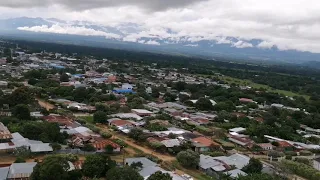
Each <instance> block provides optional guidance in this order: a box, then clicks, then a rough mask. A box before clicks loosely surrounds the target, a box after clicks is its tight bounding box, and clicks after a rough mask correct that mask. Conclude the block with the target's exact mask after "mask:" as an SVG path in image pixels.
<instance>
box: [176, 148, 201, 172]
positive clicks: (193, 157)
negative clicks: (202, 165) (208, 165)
mask: <svg viewBox="0 0 320 180" xmlns="http://www.w3.org/2000/svg"><path fill="white" fill-rule="evenodd" d="M177 160H178V162H179V163H180V164H181V165H182V166H184V167H188V168H195V167H197V165H198V164H199V162H200V155H199V154H198V153H196V152H194V151H192V150H186V151H181V152H179V153H178V154H177Z"/></svg>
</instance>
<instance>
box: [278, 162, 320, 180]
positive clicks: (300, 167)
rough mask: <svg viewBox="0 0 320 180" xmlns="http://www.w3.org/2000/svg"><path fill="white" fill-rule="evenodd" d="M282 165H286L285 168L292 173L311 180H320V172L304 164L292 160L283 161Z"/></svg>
mask: <svg viewBox="0 0 320 180" xmlns="http://www.w3.org/2000/svg"><path fill="white" fill-rule="evenodd" d="M281 163H282V164H283V165H284V167H285V168H286V169H288V170H290V171H291V172H293V173H295V174H297V175H299V176H301V177H304V178H307V179H310V180H318V179H320V172H319V171H318V170H316V169H314V168H313V167H311V166H309V165H306V164H303V163H298V162H294V161H290V160H282V161H281Z"/></svg>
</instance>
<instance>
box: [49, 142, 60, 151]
mask: <svg viewBox="0 0 320 180" xmlns="http://www.w3.org/2000/svg"><path fill="white" fill-rule="evenodd" d="M50 146H51V147H52V149H53V150H54V151H58V150H60V149H61V145H60V144H59V143H51V144H50Z"/></svg>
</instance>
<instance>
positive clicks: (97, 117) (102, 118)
mask: <svg viewBox="0 0 320 180" xmlns="http://www.w3.org/2000/svg"><path fill="white" fill-rule="evenodd" d="M106 120H107V114H106V113H105V112H103V111H97V112H95V113H94V114H93V121H94V122H95V123H104V122H106Z"/></svg>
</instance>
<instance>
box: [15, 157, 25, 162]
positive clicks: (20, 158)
mask: <svg viewBox="0 0 320 180" xmlns="http://www.w3.org/2000/svg"><path fill="white" fill-rule="evenodd" d="M25 162H26V160H25V159H24V158H23V157H21V156H18V157H17V158H16V160H15V161H14V163H25Z"/></svg>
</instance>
